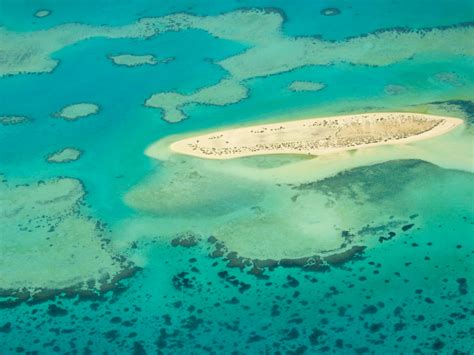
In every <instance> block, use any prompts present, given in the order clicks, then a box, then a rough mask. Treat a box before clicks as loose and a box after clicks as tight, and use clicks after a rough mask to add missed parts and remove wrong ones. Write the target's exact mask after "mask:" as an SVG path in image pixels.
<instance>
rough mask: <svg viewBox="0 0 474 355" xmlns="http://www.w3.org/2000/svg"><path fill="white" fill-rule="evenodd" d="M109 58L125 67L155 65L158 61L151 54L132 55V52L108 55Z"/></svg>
mask: <svg viewBox="0 0 474 355" xmlns="http://www.w3.org/2000/svg"><path fill="white" fill-rule="evenodd" d="M109 59H110V60H111V61H112V62H113V63H114V64H117V65H124V66H127V67H135V66H137V65H145V64H148V65H155V64H157V63H158V62H159V61H158V60H157V59H156V58H155V57H154V56H153V55H151V54H145V55H133V54H119V55H110V56H109Z"/></svg>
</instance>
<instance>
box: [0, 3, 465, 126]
mask: <svg viewBox="0 0 474 355" xmlns="http://www.w3.org/2000/svg"><path fill="white" fill-rule="evenodd" d="M336 10H337V9H326V10H323V11H325V12H326V14H331V15H333V14H336V13H337V11H336ZM284 19H285V18H284V14H283V13H282V12H281V11H277V10H274V9H253V10H252V9H243V10H236V11H233V12H229V13H224V14H219V15H215V16H195V15H191V14H186V13H178V14H173V15H168V16H164V17H154V18H143V19H140V20H138V21H136V22H135V23H132V24H129V25H123V26H115V27H110V26H90V25H83V24H72V23H69V24H64V25H59V26H56V27H53V28H50V29H47V30H43V31H37V32H19V33H18V32H12V31H8V30H7V29H5V28H0V41H1V42H2V43H3V44H4V47H5V50H4V53H5V55H4V60H3V61H2V62H1V63H0V76H5V75H17V74H22V73H45V72H51V71H52V70H54V68H55V67H56V66H57V64H58V61H57V60H55V59H53V58H51V55H52V53H54V52H57V51H58V50H60V49H62V48H64V47H67V46H69V45H72V44H75V43H77V42H80V41H83V40H86V39H90V38H97V37H104V38H136V39H146V38H150V37H152V36H155V35H159V34H160V33H164V32H170V31H183V30H187V29H198V30H203V31H206V32H207V33H209V34H210V35H212V36H214V37H216V38H219V39H224V40H230V41H234V42H240V43H243V44H245V45H247V46H249V48H248V49H247V50H245V51H243V52H241V53H238V54H235V55H233V56H230V57H227V58H224V59H222V60H219V61H217V62H216V64H217V65H219V66H220V67H221V68H222V69H224V70H225V71H226V72H227V73H228V74H227V75H226V77H225V78H223V79H222V80H221V81H219V82H218V83H217V84H214V85H211V86H208V87H204V88H200V89H198V90H196V91H195V92H194V93H191V94H181V93H179V92H161V93H156V94H153V95H151V96H150V97H149V98H148V99H147V100H146V101H145V105H147V106H150V107H156V108H160V109H162V110H163V111H164V113H163V118H164V119H165V120H166V121H169V122H178V121H180V120H182V119H184V118H186V114H185V113H184V112H183V111H182V109H183V107H184V106H186V105H187V104H190V103H197V104H208V105H228V104H233V103H237V102H239V101H241V100H243V99H245V98H247V97H248V88H247V84H246V81H247V80H249V79H252V78H257V77H265V76H268V75H274V74H279V73H284V72H288V71H291V70H294V69H297V68H301V67H304V66H308V65H332V64H334V63H339V62H346V63H351V64H354V65H370V66H385V65H390V64H393V63H396V62H399V61H402V60H407V59H410V58H413V57H414V56H416V55H418V54H423V53H429V52H435V51H438V50H440V49H442V51H443V52H444V53H446V54H450V55H473V54H474V50H473V48H472V46H470V45H469V42H470V38H471V37H472V36H473V33H474V26H472V24H461V25H459V26H452V27H442V28H427V29H418V30H414V31H410V30H407V29H387V30H383V31H377V32H374V33H369V34H367V35H361V36H358V37H353V38H348V39H346V40H341V41H326V40H323V39H321V38H317V37H291V36H287V35H285V34H284V33H283V31H282V27H283V24H284ZM454 38H455V39H456V40H455V41H454V40H453V39H454ZM38 43H40V44H41V45H39V46H38Z"/></svg>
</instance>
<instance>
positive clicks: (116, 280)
mask: <svg viewBox="0 0 474 355" xmlns="http://www.w3.org/2000/svg"><path fill="white" fill-rule="evenodd" d="M120 261H121V262H122V266H123V268H122V270H121V271H120V272H118V273H117V274H115V275H113V276H110V275H109V274H105V275H104V276H103V277H102V278H101V279H99V280H97V281H94V280H90V281H88V282H80V283H77V284H75V285H72V286H69V287H65V288H58V289H50V288H41V289H35V290H27V289H8V290H6V289H0V309H5V308H13V307H16V306H18V305H20V304H21V303H23V302H26V303H28V304H36V303H41V302H46V301H50V300H54V299H55V298H56V297H63V298H75V297H79V299H81V300H100V299H102V298H103V296H104V295H105V294H106V293H107V292H113V293H120V292H123V291H124V290H125V286H124V285H123V284H122V282H121V281H123V280H125V279H128V278H131V277H132V276H134V275H135V274H136V273H137V272H138V271H140V270H141V268H139V267H137V266H135V265H134V264H132V263H130V262H126V261H125V259H124V258H120Z"/></svg>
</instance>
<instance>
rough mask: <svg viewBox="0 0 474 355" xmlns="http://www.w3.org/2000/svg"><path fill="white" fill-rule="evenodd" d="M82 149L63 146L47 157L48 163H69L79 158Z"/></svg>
mask: <svg viewBox="0 0 474 355" xmlns="http://www.w3.org/2000/svg"><path fill="white" fill-rule="evenodd" d="M81 155H82V151H81V150H79V149H76V148H63V149H60V150H58V151H57V152H54V153H51V154H50V155H48V156H47V157H46V161H47V162H48V163H69V162H71V161H75V160H77V159H79V158H80V157H81Z"/></svg>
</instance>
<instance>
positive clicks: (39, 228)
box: [0, 178, 125, 295]
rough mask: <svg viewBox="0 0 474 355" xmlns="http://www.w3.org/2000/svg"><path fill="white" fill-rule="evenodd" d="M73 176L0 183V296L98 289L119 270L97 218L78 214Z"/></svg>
mask: <svg viewBox="0 0 474 355" xmlns="http://www.w3.org/2000/svg"><path fill="white" fill-rule="evenodd" d="M84 194H85V193H84V189H83V187H82V184H81V182H80V181H79V180H76V179H71V178H57V179H53V180H48V181H38V182H34V183H32V184H22V185H15V184H14V183H11V182H8V181H6V180H5V179H3V181H1V182H0V221H1V225H2V238H1V239H0V249H1V250H2V258H1V259H0V274H1V275H2V277H1V278H0V291H1V292H0V294H2V295H4V294H8V292H11V294H15V292H17V291H19V290H22V291H24V292H28V293H29V294H32V295H34V294H35V293H36V292H40V291H41V290H45V289H49V290H58V289H65V288H76V289H77V290H78V291H80V290H96V289H97V290H98V289H100V287H101V285H102V284H103V283H104V282H107V281H109V282H110V280H111V279H112V278H113V277H114V276H116V275H118V274H120V273H121V272H123V270H124V269H125V264H124V263H123V262H122V261H121V259H120V258H119V257H118V255H117V254H114V252H113V251H112V250H111V249H110V248H109V247H108V246H107V245H106V243H105V241H104V239H105V237H106V236H107V235H108V232H107V231H106V230H105V228H104V226H103V225H102V224H101V223H100V221H97V220H94V219H92V218H90V217H89V216H88V215H86V214H84V212H85V211H84V210H85V208H84V207H82V206H81V204H82V200H83V198H84Z"/></svg>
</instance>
